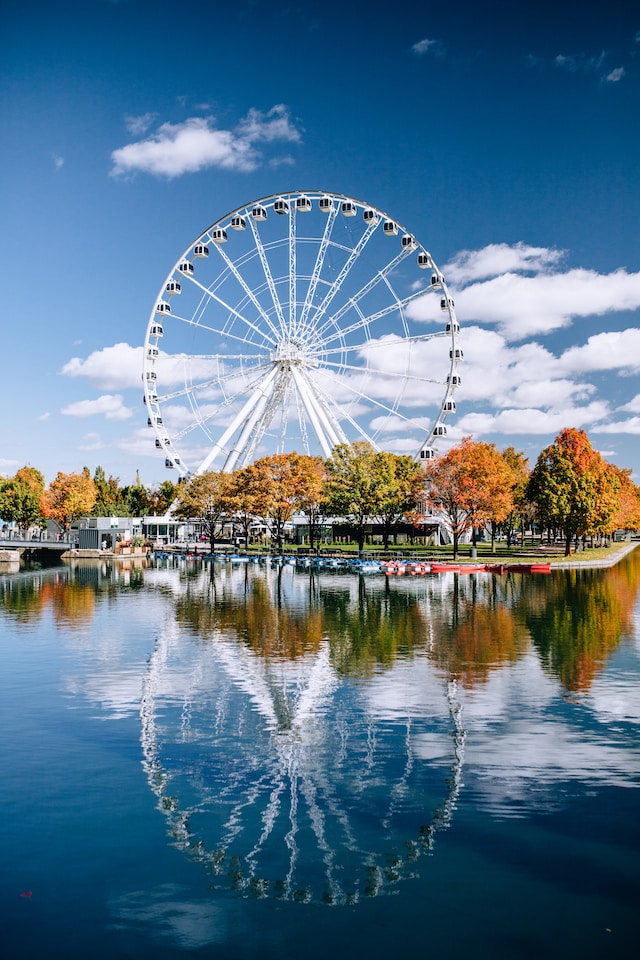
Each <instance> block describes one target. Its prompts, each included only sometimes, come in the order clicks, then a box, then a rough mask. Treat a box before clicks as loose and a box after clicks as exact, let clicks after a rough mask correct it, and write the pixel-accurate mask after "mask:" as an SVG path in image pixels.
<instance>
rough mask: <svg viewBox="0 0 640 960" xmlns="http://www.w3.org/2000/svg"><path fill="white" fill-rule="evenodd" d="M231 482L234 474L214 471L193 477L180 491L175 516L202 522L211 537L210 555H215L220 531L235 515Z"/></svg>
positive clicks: (174, 511)
mask: <svg viewBox="0 0 640 960" xmlns="http://www.w3.org/2000/svg"><path fill="white" fill-rule="evenodd" d="M231 481H232V475H231V474H229V473H223V472H222V471H220V472H217V471H213V470H211V471H209V472H207V473H202V474H196V475H195V476H193V477H191V478H190V479H189V480H187V481H186V482H185V483H183V484H181V485H180V488H179V490H178V492H177V499H176V505H175V507H174V510H173V514H174V516H176V517H178V518H181V519H184V520H196V519H197V520H199V521H200V522H201V523H202V526H203V528H204V531H205V533H206V534H207V536H208V537H209V544H210V547H211V553H214V552H215V548H216V536H217V534H218V531H219V528H220V527H221V526H222V525H223V524H224V522H225V520H227V519H229V517H230V516H231V513H232V499H231V496H230V488H231Z"/></svg>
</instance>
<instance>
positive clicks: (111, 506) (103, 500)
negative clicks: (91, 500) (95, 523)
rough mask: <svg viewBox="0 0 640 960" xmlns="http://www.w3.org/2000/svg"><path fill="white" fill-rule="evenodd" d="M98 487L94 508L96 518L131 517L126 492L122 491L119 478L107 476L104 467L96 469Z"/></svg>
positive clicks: (95, 480) (95, 477)
mask: <svg viewBox="0 0 640 960" xmlns="http://www.w3.org/2000/svg"><path fill="white" fill-rule="evenodd" d="M93 482H94V483H95V485H96V502H95V504H94V506H93V515H94V517H121V516H127V515H129V510H128V504H127V502H126V500H125V498H124V492H123V491H122V490H121V489H120V481H119V479H118V477H112V476H110V477H109V478H108V479H107V475H106V474H105V472H104V469H103V468H102V467H96V469H95V470H94V473H93Z"/></svg>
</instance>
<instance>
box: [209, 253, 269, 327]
mask: <svg viewBox="0 0 640 960" xmlns="http://www.w3.org/2000/svg"><path fill="white" fill-rule="evenodd" d="M216 246H217V250H218V252H219V254H220V256H221V257H222V259H223V260H224V262H225V263H226V265H227V267H228V268H229V270H230V271H231V273H232V274H233V275H234V277H235V278H236V280H237V281H238V283H239V284H240V286H241V287H242V289H243V291H244V293H245V294H246V296H247V297H248V298H249V300H250V301H251V303H252V304H253V305H254V307H255V308H256V310H257V311H258V313H259V314H260V316H261V317H262V319H263V320H264V322H265V323H266V325H267V326H268V328H269V329H270V330H271V333H272V334H273V336H274V338H275V341H277V340H278V338H279V333H278V330H277V328H276V327H274V325H273V323H272V322H271V318H270V317H269V314H268V313H267V312H266V310H265V309H264V308H263V306H262V304H261V303H260V301H259V300H258V298H257V297H256V295H255V293H254V292H253V290H252V289H251V287H250V286H249V284H248V283H247V281H246V280H245V278H244V277H243V276H242V274H241V273H240V271H239V270H238V268H237V266H236V264H235V263H234V262H233V260H232V259H231V258H230V257H229V256H228V254H227V252H226V250H224V249H223V248H222V246H221V245H220V244H217V245H216Z"/></svg>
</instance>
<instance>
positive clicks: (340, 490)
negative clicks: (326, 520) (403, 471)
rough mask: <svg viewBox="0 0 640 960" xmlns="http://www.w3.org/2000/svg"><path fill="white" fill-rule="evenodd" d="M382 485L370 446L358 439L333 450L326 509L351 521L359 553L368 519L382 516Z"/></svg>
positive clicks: (377, 465)
mask: <svg viewBox="0 0 640 960" xmlns="http://www.w3.org/2000/svg"><path fill="white" fill-rule="evenodd" d="M383 482H384V478H382V477H381V472H380V464H379V463H377V462H376V452H375V450H374V449H373V447H372V446H371V444H369V443H366V442H365V441H363V440H358V441H356V442H355V443H340V444H338V445H337V446H336V447H334V449H333V453H332V454H331V456H330V457H329V459H328V460H327V481H326V500H327V507H328V509H329V510H330V511H331V512H332V513H334V514H337V515H339V516H341V517H344V518H345V519H346V520H347V521H348V523H349V524H350V525H351V527H352V528H353V532H354V535H355V539H356V542H357V544H358V549H360V550H362V548H363V547H364V539H365V532H366V526H367V523H368V522H369V518H370V517H372V516H377V514H378V513H379V510H380V504H381V502H382V497H381V493H382V492H383V491H382V484H383Z"/></svg>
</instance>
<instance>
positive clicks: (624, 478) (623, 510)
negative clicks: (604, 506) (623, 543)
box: [607, 463, 640, 533]
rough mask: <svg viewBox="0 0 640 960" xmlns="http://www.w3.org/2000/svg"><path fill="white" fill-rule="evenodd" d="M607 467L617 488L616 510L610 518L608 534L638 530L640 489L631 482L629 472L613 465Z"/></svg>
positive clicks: (639, 524)
mask: <svg viewBox="0 0 640 960" xmlns="http://www.w3.org/2000/svg"><path fill="white" fill-rule="evenodd" d="M607 467H608V469H609V471H610V473H611V474H612V477H613V478H614V479H615V482H616V485H617V488H618V509H617V511H616V513H615V514H614V516H613V518H612V525H611V530H610V532H611V533H613V532H614V531H615V530H640V487H637V486H636V484H635V483H634V482H633V481H632V479H631V470H629V469H623V468H622V467H617V466H615V464H613V463H609V464H607Z"/></svg>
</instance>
